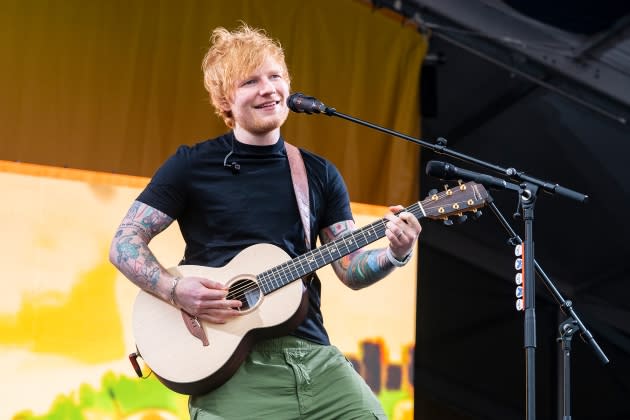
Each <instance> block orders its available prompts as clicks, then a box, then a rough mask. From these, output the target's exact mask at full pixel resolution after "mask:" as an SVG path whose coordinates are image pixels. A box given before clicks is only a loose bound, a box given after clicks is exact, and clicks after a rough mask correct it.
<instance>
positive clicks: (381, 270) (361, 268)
mask: <svg viewBox="0 0 630 420" xmlns="http://www.w3.org/2000/svg"><path fill="white" fill-rule="evenodd" d="M353 230H354V223H353V222H352V221H345V222H341V223H337V224H335V225H332V226H330V227H328V228H325V229H323V230H322V232H321V236H320V237H321V240H322V242H323V243H327V242H330V241H332V240H334V239H336V238H338V237H340V236H342V235H345V234H347V233H350V232H352V231H353ZM332 266H333V269H334V270H335V273H336V274H337V276H338V277H339V278H340V279H341V281H342V282H343V283H344V284H345V285H346V286H348V287H350V288H352V289H355V290H358V289H362V288H364V287H367V286H369V285H371V284H374V283H376V282H377V281H379V280H381V279H382V278H384V277H385V276H387V275H388V274H389V273H391V272H392V271H393V269H394V266H393V265H392V264H391V263H390V262H389V261H388V260H387V257H386V255H385V249H382V248H381V249H373V250H357V251H355V252H353V253H351V254H349V255H346V256H345V257H343V258H341V259H340V260H337V261H335V262H334V263H333V264H332Z"/></svg>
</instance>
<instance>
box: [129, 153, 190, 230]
mask: <svg viewBox="0 0 630 420" xmlns="http://www.w3.org/2000/svg"><path fill="white" fill-rule="evenodd" d="M188 163H189V148H188V147H186V146H180V147H179V148H178V149H177V151H176V152H175V154H173V155H172V156H171V157H169V158H168V159H167V160H166V162H164V164H162V166H161V167H160V168H158V170H157V171H156V172H155V174H154V175H153V177H152V178H151V181H150V182H149V184H148V185H147V186H146V188H145V189H144V190H143V191H142V192H141V193H140V195H139V196H138V198H137V200H138V201H140V202H142V203H144V204H147V205H149V206H151V207H153V208H155V209H158V210H160V211H161V212H163V213H165V214H167V215H168V216H170V217H172V218H173V219H177V217H178V216H179V215H180V213H181V212H182V210H183V208H184V206H185V204H186V196H187V190H188V188H187V185H186V180H187V179H188V177H187V171H188V168H189V167H190V165H189V164H188Z"/></svg>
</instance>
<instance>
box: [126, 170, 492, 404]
mask: <svg viewBox="0 0 630 420" xmlns="http://www.w3.org/2000/svg"><path fill="white" fill-rule="evenodd" d="M487 198H488V193H487V192H486V190H485V188H484V187H483V185H481V184H476V183H474V182H468V183H466V184H462V183H460V185H458V186H457V187H455V188H452V189H451V188H445V190H444V191H442V192H439V193H435V194H432V195H430V196H428V197H427V198H426V199H425V200H423V201H421V202H417V203H415V204H413V205H411V206H409V207H407V208H406V209H404V210H403V211H408V212H410V213H413V214H414V215H415V216H416V217H417V218H418V219H422V218H429V219H438V220H439V219H444V220H448V217H449V216H453V215H459V216H461V215H463V213H465V212H471V211H472V212H476V211H477V209H478V208H480V207H482V206H484V205H485V204H486V201H487ZM386 224H387V219H380V220H377V221H375V222H373V223H371V224H369V225H367V226H364V227H362V228H360V229H357V230H355V231H353V232H351V233H348V234H346V235H343V236H341V237H339V238H337V239H335V240H334V241H331V242H329V243H326V244H325V245H323V246H321V247H319V248H316V249H313V250H311V251H309V252H307V253H305V254H302V255H300V256H298V257H296V258H293V259H291V258H290V257H289V256H288V255H287V253H286V252H285V251H284V250H282V249H280V248H278V247H276V246H274V245H270V244H257V245H253V246H250V247H248V248H246V249H244V250H243V251H241V252H240V253H239V254H237V255H236V257H234V258H233V259H232V260H231V261H230V262H229V263H228V264H227V265H225V266H223V267H220V268H212V267H205V266H196V265H180V266H178V267H174V268H171V269H170V270H169V271H170V272H171V273H173V274H175V275H180V276H198V277H206V278H210V279H212V280H215V281H218V282H220V283H222V284H223V285H225V286H227V287H228V295H227V298H228V299H235V300H240V301H241V302H242V307H241V308H240V311H242V315H241V316H238V317H236V318H233V319H232V320H230V321H228V322H227V323H225V324H213V323H208V322H202V321H199V320H197V319H196V318H195V317H194V316H191V315H190V314H188V313H186V312H184V311H181V310H179V309H178V308H175V307H174V306H172V305H170V304H169V303H167V302H165V301H163V300H161V299H159V298H157V297H155V296H154V295H152V294H150V293H147V292H145V291H140V292H139V293H138V296H137V297H136V300H135V303H134V308H133V335H134V339H135V342H136V347H137V353H138V354H137V355H139V356H140V357H142V359H143V360H144V362H145V363H146V364H147V365H148V366H149V368H150V369H151V370H152V371H153V373H155V375H156V376H157V377H158V379H159V380H160V381H161V382H162V383H163V384H164V385H166V386H167V387H168V388H170V389H171V390H173V391H176V392H179V393H182V394H189V395H199V394H204V393H207V392H209V391H211V390H213V389H215V388H216V387H218V386H220V385H222V384H223V383H224V382H225V381H227V380H228V379H229V378H230V377H231V376H232V375H233V374H234V373H235V372H236V370H237V369H238V367H239V366H240V364H241V363H242V362H243V360H244V359H245V357H246V356H247V354H248V352H249V350H250V349H251V347H252V345H253V344H254V343H255V342H256V341H257V340H260V339H262V338H267V337H274V336H281V335H285V334H287V333H289V332H290V331H291V330H293V329H294V328H296V327H297V326H298V325H299V324H300V322H301V321H302V319H303V318H304V316H305V314H306V310H307V305H308V296H307V293H306V288H305V286H304V284H303V282H302V281H297V280H300V279H302V278H305V277H306V276H308V275H309V274H311V273H313V272H315V271H316V270H318V269H319V268H321V267H324V266H325V265H327V264H330V263H332V262H333V261H336V260H338V259H340V258H342V257H344V256H345V255H348V254H350V253H352V252H353V251H355V250H357V249H359V248H362V247H364V246H366V245H368V244H370V243H372V242H374V241H376V240H378V239H381V238H382V237H384V236H385V226H386Z"/></svg>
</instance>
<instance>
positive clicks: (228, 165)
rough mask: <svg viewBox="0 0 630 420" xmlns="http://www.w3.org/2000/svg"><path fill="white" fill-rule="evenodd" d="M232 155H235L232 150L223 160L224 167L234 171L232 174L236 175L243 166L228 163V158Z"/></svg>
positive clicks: (236, 163)
mask: <svg viewBox="0 0 630 420" xmlns="http://www.w3.org/2000/svg"><path fill="white" fill-rule="evenodd" d="M232 153H234V151H233V150H231V151H230V153H228V154H227V155H225V159H223V167H224V168H228V169H230V170H231V171H232V174H234V175H236V174H238V173H239V172H240V171H241V165H239V163H238V162H230V163H228V162H227V160H228V158H229V157H230V155H231V154H232Z"/></svg>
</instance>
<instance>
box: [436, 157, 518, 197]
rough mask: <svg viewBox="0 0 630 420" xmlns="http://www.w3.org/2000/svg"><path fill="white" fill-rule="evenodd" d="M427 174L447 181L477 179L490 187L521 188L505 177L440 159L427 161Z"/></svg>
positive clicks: (476, 180)
mask: <svg viewBox="0 0 630 420" xmlns="http://www.w3.org/2000/svg"><path fill="white" fill-rule="evenodd" d="M426 174H427V175H429V176H433V177H436V178H440V179H443V180H446V181H448V180H459V179H461V180H462V181H475V182H478V183H480V184H483V185H485V186H486V187H488V188H498V189H507V190H514V191H519V190H520V188H519V187H518V185H516V184H512V183H511V182H507V181H506V180H504V179H501V178H496V177H494V176H491V175H487V174H482V173H480V172H474V171H469V170H468V169H462V168H458V167H457V166H455V165H452V164H450V163H447V162H440V161H439V160H431V161H429V162H428V163H427V166H426Z"/></svg>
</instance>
